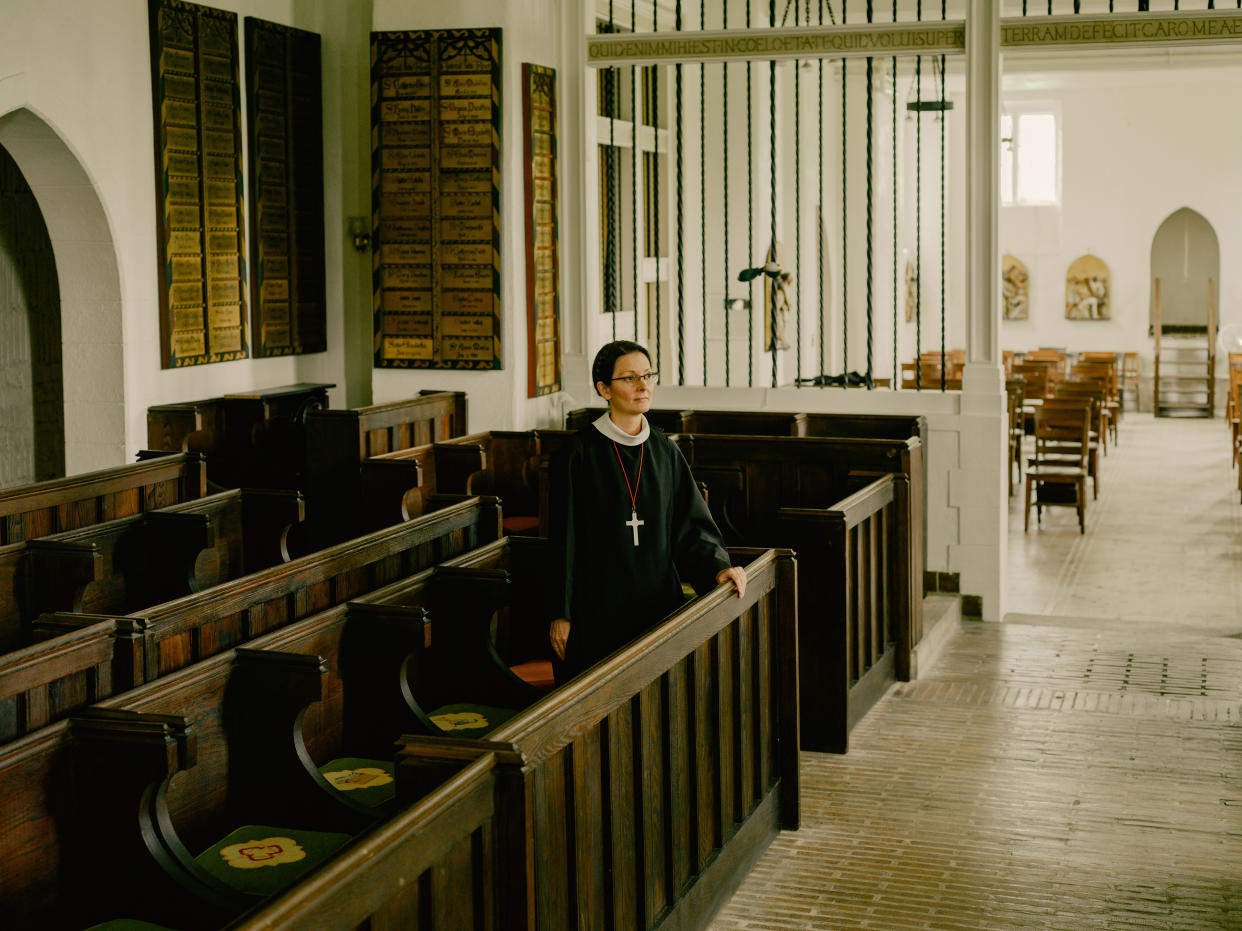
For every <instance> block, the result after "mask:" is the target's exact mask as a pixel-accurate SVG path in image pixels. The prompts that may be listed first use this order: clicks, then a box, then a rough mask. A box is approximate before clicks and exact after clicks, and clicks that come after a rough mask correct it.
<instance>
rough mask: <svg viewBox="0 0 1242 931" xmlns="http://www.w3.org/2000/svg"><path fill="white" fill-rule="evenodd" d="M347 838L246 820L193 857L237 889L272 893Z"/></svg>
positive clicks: (203, 866) (310, 866) (296, 877)
mask: <svg viewBox="0 0 1242 931" xmlns="http://www.w3.org/2000/svg"><path fill="white" fill-rule="evenodd" d="M349 840H350V836H349V835H348V834H332V833H328V832H326V831H301V830H297V829H291V828H274V827H271V826H269V825H265V824H248V825H246V826H245V827H240V828H238V829H237V830H236V831H234V832H233V833H232V834H230V835H229V836H228V837H226V838H224V840H222V841H219V842H217V843H216V844H215V845H214V846H212V847H210V848H208V849H207V850H205V851H203V852H202V853H200V854H199V855H198V856H197V857H195V858H194V859H195V862H197V863H198V865H199V866H201V867H202V868H203V869H205V870H206V871H207V872H208V873H210V874H211V875H212V876H214V877H215V878H216V879H218V880H220V881H221V882H223V883H226V884H227V885H229V886H232V887H233V888H234V889H236V890H237V891H238V892H245V893H249V894H251V895H273V894H275V893H277V892H279V891H280V890H281V889H283V888H285V887H286V886H287V885H289V884H290V883H292V882H293V881H294V880H296V879H298V877H300V876H302V875H303V874H304V873H306V872H308V871H310V870H312V869H314V868H315V867H316V866H318V865H319V864H320V863H322V862H323V861H324V860H326V859H328V857H330V856H331V855H332V854H333V853H335V852H336V851H337V850H339V849H340V848H341V847H342V846H344V845H345V843H346V842H348V841H349Z"/></svg>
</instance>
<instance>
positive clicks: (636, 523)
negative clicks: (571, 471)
mask: <svg viewBox="0 0 1242 931" xmlns="http://www.w3.org/2000/svg"><path fill="white" fill-rule="evenodd" d="M646 445H647V444H646V443H642V444H640V445H639V447H638V475H637V476H636V477H635V478H634V487H633V488H631V487H630V475H629V473H628V472H626V471H625V463H624V462H622V461H621V450H620V449H619V448H618V447H617V441H616V440H613V441H612V451H613V452H614V453H616V454H617V464H618V465H619V466H621V477H622V478H623V479H625V490H626V491H628V492H629V493H630V508H631V510H630V519H629V520H627V521H625V526H627V527H629V528H630V529H631V530H633V531H634V545H635V546H638V528H639V527H642V526H643V525H644V524H646V523H647V522H646V521H645V520H639V519H638V483H639V482H641V481H642V480H643V447H645V446H646Z"/></svg>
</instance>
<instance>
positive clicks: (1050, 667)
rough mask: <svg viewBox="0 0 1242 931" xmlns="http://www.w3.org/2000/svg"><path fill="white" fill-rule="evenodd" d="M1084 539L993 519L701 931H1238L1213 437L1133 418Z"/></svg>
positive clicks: (1221, 521)
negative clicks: (987, 569) (936, 627)
mask: <svg viewBox="0 0 1242 931" xmlns="http://www.w3.org/2000/svg"><path fill="white" fill-rule="evenodd" d="M1101 479H1102V482H1101V492H1100V497H1099V499H1098V500H1097V501H1093V502H1092V503H1091V505H1090V507H1089V509H1088V512H1087V533H1086V534H1085V535H1080V534H1079V533H1078V528H1077V521H1076V517H1075V515H1074V513H1073V510H1072V509H1054V510H1052V511H1049V512H1045V515H1044V524H1043V528H1042V529H1040V530H1038V531H1037V530H1036V529H1035V527H1034V519H1033V518H1032V531H1031V533H1030V534H1029V535H1026V534H1024V533H1023V532H1022V507H1021V498H1020V496H1018V497H1015V499H1014V502H1015V503H1013V505H1012V506H1011V509H1010V543H1009V550H1008V570H1007V578H1006V597H1007V609H1008V613H1007V614H1006V616H1005V621H1004V623H980V622H969V621H967V622H962V623H961V624H960V627H959V630H958V631H957V633H956V634H955V636H954V637H953V639H952V640H951V641H950V642H949V643H948V644H947V646H946V647H945V648H944V651H943V652H942V654H941V658H940V660H939V661H938V662H937V663H936V664H935V665H934V666H933V668H932V669H931V670H930V671H928V672H926V673H925V674H924V675H923V676H922V677H921V678H920V679H919V680H918V681H917V682H911V683H903V684H898V685H897V686H894V687H893V688H892V689H891V690H890V691H889V693H888V695H887V696H886V697H885V698H884V699H883V700H882V701H881V702H880V704H879V705H877V706H876V707H875V708H874V709H873V710H872V711H871V712H870V713H869V714H868V715H867V717H866V718H865V719H864V720H863V721H862V723H861V724H860V725H859V726H858V727H857V728H856V730H855V731H854V732H853V734H852V735H851V743H850V752H849V753H848V754H846V755H844V756H832V755H827V754H803V761H802V779H803V783H802V789H803V801H802V828H801V829H800V830H799V831H797V832H786V833H783V834H782V835H780V836H779V837H778V838H777V839H776V841H775V842H774V843H773V845H772V847H771V848H770V849H769V850H768V851H767V853H766V854H764V856H763V858H762V859H761V861H760V862H759V864H758V866H757V867H756V869H755V870H754V871H753V872H752V874H751V875H750V876H749V877H748V878H747V880H746V882H745V883H744V884H743V886H742V888H741V889H740V890H739V891H738V892H737V894H736V895H735V896H734V897H733V899H732V900H731V901H730V903H729V904H728V905H727V906H726V908H725V909H724V910H723V911H722V912H721V914H720V915H718V916H717V919H716V921H715V923H714V924H713V928H716V929H718V931H740V929H766V928H883V929H898V928H920V929H931V928H935V929H958V928H988V929H1026V928H1032V929H1033V928H1048V929H1169V931H1191V929H1242V505H1240V504H1239V502H1238V497H1237V490H1236V489H1237V483H1236V474H1231V471H1230V467H1229V460H1228V443H1227V440H1226V438H1225V430H1224V427H1223V425H1222V424H1221V421H1220V420H1216V421H1203V420H1155V419H1153V418H1152V417H1150V416H1143V415H1129V416H1127V417H1126V419H1125V420H1124V421H1123V423H1122V426H1121V444H1120V445H1119V446H1118V447H1116V448H1114V449H1112V450H1110V453H1109V455H1108V457H1107V458H1106V459H1105V460H1104V465H1103V469H1102V471H1101Z"/></svg>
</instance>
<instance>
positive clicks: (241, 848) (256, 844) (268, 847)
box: [220, 837, 306, 870]
mask: <svg viewBox="0 0 1242 931" xmlns="http://www.w3.org/2000/svg"><path fill="white" fill-rule="evenodd" d="M220 856H221V857H223V858H224V862H225V863H227V864H228V865H229V866H231V867H233V869H236V870H255V869H258V868H259V867H261V866H280V865H281V864H282V863H296V862H297V861H298V860H302V859H305V858H306V851H305V850H303V849H302V847H301V845H300V844H298V842H297V841H295V840H293V838H290V837H265V838H263V839H262V840H247V841H242V842H241V843H240V844H229V846H227V847H222V848H221V849H220Z"/></svg>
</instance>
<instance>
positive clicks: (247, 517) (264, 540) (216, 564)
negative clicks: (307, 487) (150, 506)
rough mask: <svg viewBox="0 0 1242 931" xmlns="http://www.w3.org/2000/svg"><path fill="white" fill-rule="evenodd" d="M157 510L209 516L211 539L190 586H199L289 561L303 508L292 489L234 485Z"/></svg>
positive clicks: (227, 579)
mask: <svg viewBox="0 0 1242 931" xmlns="http://www.w3.org/2000/svg"><path fill="white" fill-rule="evenodd" d="M159 513H161V514H165V513H177V514H202V515H205V516H206V517H207V518H208V519H209V520H210V521H211V524H212V528H213V534H214V538H213V541H212V544H211V546H209V547H207V548H205V549H204V550H203V552H201V553H200V554H199V555H198V557H197V559H196V561H195V566H194V576H193V583H192V586H191V588H190V591H202V590H203V589H205V588H209V587H211V586H212V585H217V584H219V583H220V582H225V581H229V580H231V579H236V578H240V577H242V576H244V575H250V574H252V573H255V572H259V571H261V570H263V569H267V568H269V567H271V566H275V565H279V564H280V563H282V562H289V561H290V559H291V558H293V552H296V550H297V543H296V541H297V540H298V539H299V538H300V534H301V527H300V525H301V523H302V521H303V519H304V518H305V514H306V508H305V502H304V500H303V498H302V496H301V494H300V493H299V492H297V491H294V490H292V489H268V488H235V489H231V490H229V491H224V492H219V493H217V494H214V495H208V496H207V497H205V498H201V499H199V500H197V501H191V502H187V503H185V504H179V505H176V506H174V507H171V508H165V509H164V510H163V511H161V512H159ZM291 547H292V552H291ZM297 555H303V554H301V553H298V554H297Z"/></svg>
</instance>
